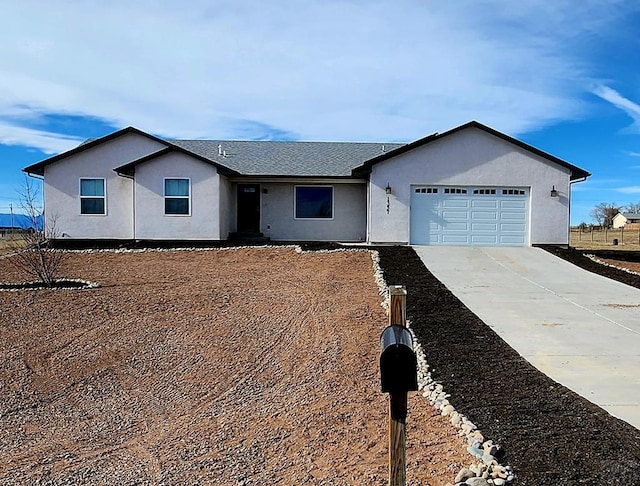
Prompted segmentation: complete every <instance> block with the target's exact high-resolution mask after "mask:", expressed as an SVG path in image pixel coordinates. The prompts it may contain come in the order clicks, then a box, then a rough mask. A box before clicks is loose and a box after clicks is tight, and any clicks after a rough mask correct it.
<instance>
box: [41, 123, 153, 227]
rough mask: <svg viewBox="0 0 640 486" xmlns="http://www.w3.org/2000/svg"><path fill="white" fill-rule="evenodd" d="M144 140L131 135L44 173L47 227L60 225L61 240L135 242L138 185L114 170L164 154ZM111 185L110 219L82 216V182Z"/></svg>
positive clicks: (107, 205) (108, 187)
mask: <svg viewBox="0 0 640 486" xmlns="http://www.w3.org/2000/svg"><path fill="white" fill-rule="evenodd" d="M163 147H164V145H162V144H161V143H159V142H156V141H154V140H151V139H149V138H147V137H144V136H141V135H138V134H126V135H123V136H121V137H118V138H117V139H114V140H110V141H108V142H105V143H104V144H101V145H98V146H95V147H92V148H90V149H88V150H86V151H84V152H80V153H77V154H75V155H72V156H70V157H68V158H66V159H64V160H62V161H59V162H56V163H53V164H51V165H48V166H46V167H45V169H44V174H45V181H44V206H45V215H46V216H45V218H46V220H47V226H51V225H52V224H53V223H54V222H55V230H56V234H57V237H65V238H81V239H85V238H87V239H94V238H95V239H107V238H108V239H130V238H132V237H133V181H131V180H130V179H126V178H123V177H120V176H118V175H117V174H116V173H115V172H114V171H113V169H114V168H115V167H118V166H120V165H122V164H125V163H127V162H129V161H131V160H134V159H136V158H139V157H142V156H144V155H146V154H149V153H153V152H155V151H157V150H159V149H161V148H163ZM81 178H100V179H104V180H105V196H106V197H105V209H106V214H104V215H88V214H80V179H81Z"/></svg>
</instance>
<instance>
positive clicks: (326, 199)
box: [294, 186, 333, 219]
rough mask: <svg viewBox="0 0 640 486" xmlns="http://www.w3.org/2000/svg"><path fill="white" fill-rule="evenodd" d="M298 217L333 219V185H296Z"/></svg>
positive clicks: (296, 215)
mask: <svg viewBox="0 0 640 486" xmlns="http://www.w3.org/2000/svg"><path fill="white" fill-rule="evenodd" d="M294 203H295V217H296V219H332V218H333V187H330V186H296V188H295V202H294Z"/></svg>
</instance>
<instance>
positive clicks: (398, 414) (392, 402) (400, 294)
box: [389, 285, 407, 486]
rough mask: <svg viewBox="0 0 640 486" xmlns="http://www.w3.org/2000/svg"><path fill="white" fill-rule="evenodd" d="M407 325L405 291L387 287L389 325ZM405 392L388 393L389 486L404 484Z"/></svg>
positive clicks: (400, 286)
mask: <svg viewBox="0 0 640 486" xmlns="http://www.w3.org/2000/svg"><path fill="white" fill-rule="evenodd" d="M406 324H407V290H406V289H405V287H404V286H402V285H391V286H389V325H390V326H393V325H399V326H403V327H405V326H406ZM406 440H407V392H406V391H404V392H392V393H389V486H405V484H406V480H407V479H406V469H407V464H406Z"/></svg>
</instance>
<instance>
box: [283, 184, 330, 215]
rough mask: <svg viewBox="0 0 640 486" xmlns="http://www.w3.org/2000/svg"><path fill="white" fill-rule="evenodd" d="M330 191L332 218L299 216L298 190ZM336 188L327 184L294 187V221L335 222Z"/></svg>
mask: <svg viewBox="0 0 640 486" xmlns="http://www.w3.org/2000/svg"><path fill="white" fill-rule="evenodd" d="M300 188H302V189H308V188H312V189H330V190H331V216H330V217H326V218H324V217H320V218H312V217H305V216H301V217H299V216H298V189H300ZM335 201H336V198H335V187H334V186H332V185H326V184H322V185H321V184H296V185H294V186H293V219H294V220H296V221H333V219H334V218H335Z"/></svg>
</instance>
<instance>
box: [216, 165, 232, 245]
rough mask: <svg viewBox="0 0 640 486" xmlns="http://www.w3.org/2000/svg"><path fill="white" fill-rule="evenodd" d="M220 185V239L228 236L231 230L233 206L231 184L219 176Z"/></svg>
mask: <svg viewBox="0 0 640 486" xmlns="http://www.w3.org/2000/svg"><path fill="white" fill-rule="evenodd" d="M219 184H220V185H219V187H220V198H219V200H220V203H219V204H220V207H219V214H220V239H221V240H226V239H227V238H228V237H229V233H230V232H231V231H233V229H232V214H235V213H234V212H233V213H232V210H233V208H234V207H235V205H234V203H233V189H232V184H231V182H229V180H228V179H227V178H226V177H224V176H220V181H219Z"/></svg>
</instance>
